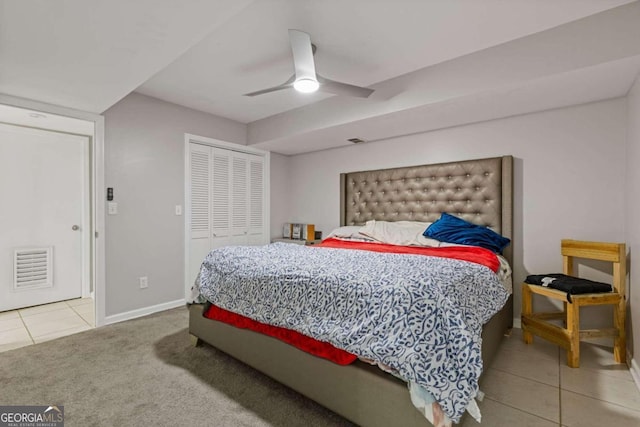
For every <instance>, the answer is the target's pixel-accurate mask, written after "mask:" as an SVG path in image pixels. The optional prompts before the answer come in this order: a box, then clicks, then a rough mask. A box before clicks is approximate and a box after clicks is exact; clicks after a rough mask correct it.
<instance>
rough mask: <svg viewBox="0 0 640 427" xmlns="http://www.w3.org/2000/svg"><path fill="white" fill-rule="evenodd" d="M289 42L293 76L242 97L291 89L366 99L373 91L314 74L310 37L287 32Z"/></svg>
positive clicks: (295, 32) (302, 33) (297, 32)
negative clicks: (279, 83) (293, 69)
mask: <svg viewBox="0 0 640 427" xmlns="http://www.w3.org/2000/svg"><path fill="white" fill-rule="evenodd" d="M289 42H290V43H291V51H292V52H293V65H294V68H295V72H296V73H295V74H294V75H293V76H291V77H290V78H289V79H288V80H287V81H286V82H284V83H282V84H281V85H278V86H274V87H270V88H267V89H262V90H258V91H255V92H250V93H245V94H244V96H258V95H262V94H265V93H269V92H275V91H278V90H283V89H288V88H290V87H293V88H294V89H296V90H297V91H298V92H303V93H311V92H315V91H317V90H319V91H321V92H328V93H333V94H334V95H346V96H355V97H359V98H367V97H368V96H369V95H371V94H372V93H373V92H374V90H373V89H369V88H366V87H360V86H354V85H350V84H348V83H342V82H336V81H334V80H331V79H328V78H326V77H322V76H321V75H320V74H317V73H316V66H315V62H314V61H313V54H314V53H315V46H314V45H313V44H311V37H310V36H309V34H307V33H305V32H304V31H299V30H289Z"/></svg>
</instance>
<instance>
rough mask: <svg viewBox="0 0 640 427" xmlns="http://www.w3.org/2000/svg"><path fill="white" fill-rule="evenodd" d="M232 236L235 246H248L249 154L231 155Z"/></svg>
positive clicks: (235, 153)
mask: <svg viewBox="0 0 640 427" xmlns="http://www.w3.org/2000/svg"><path fill="white" fill-rule="evenodd" d="M231 162H232V163H231V236H232V242H233V244H235V245H246V244H247V235H248V231H249V230H248V225H249V217H248V210H249V177H248V170H249V168H248V159H247V154H244V153H237V152H234V153H233V154H232V155H231Z"/></svg>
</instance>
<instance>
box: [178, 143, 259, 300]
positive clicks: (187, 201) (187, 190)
mask: <svg viewBox="0 0 640 427" xmlns="http://www.w3.org/2000/svg"><path fill="white" fill-rule="evenodd" d="M191 143H194V144H200V145H207V146H209V147H216V148H221V149H223V150H230V151H236V152H238V153H246V154H253V155H257V156H261V157H264V190H265V191H264V209H265V212H264V229H265V236H266V238H265V243H269V235H270V229H271V205H270V203H271V197H270V195H271V191H270V188H271V183H270V177H271V172H270V170H271V162H270V158H271V153H270V152H269V151H265V150H261V149H259V148H253V147H248V146H246V145H240V144H236V143H233V142H227V141H221V140H219V139H214V138H207V137H206V136H199V135H193V134H190V133H185V134H184V296H185V300H186V301H187V302H191V301H190V299H191V286H192V285H193V284H192V283H189V260H190V258H189V242H190V240H191V185H190V183H191V179H190V178H191V177H190V171H191V163H190V161H189V159H190V156H189V153H190V151H189V144H191Z"/></svg>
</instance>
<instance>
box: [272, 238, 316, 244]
mask: <svg viewBox="0 0 640 427" xmlns="http://www.w3.org/2000/svg"><path fill="white" fill-rule="evenodd" d="M275 242H283V243H295V244H296V245H306V246H313V245H316V244H318V243H320V242H322V240H312V241H310V242H307V241H306V240H296V239H285V238H284V237H276V238H274V239H271V243H275Z"/></svg>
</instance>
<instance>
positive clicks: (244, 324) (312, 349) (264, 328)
mask: <svg viewBox="0 0 640 427" xmlns="http://www.w3.org/2000/svg"><path fill="white" fill-rule="evenodd" d="M204 317H206V318H208V319H213V320H218V321H220V322H223V323H227V324H229V325H232V326H235V327H237V328H242V329H249V330H252V331H254V332H259V333H261V334H264V335H269V336H270V337H274V338H277V339H279V340H280V341H284V342H286V343H287V344H291V345H292V346H294V347H297V348H299V349H300V350H302V351H305V352H307V353H309V354H313V355H314V356H318V357H322V358H324V359H328V360H330V361H332V362H334V363H337V364H338V365H348V364H350V363H353V362H355V360H356V359H357V356H355V355H353V354H351V353H347V352H346V351H344V350H341V349H339V348H336V347H334V346H333V345H331V344H329V343H327V342H322V341H318V340H316V339H313V338H310V337H308V336H306V335H302V334H301V333H299V332H296V331H292V330H290V329H285V328H280V327H278V326H271V325H267V324H264V323H260V322H257V321H255V320H253V319H249V318H248V317H245V316H242V315H240V314H236V313H233V312H231V311H228V310H225V309H223V308H220V307H217V306H215V305H213V304H212V305H211V307H209V309H208V310H207V311H206V312H205V314H204Z"/></svg>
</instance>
